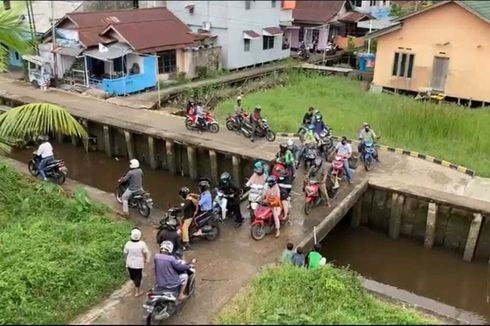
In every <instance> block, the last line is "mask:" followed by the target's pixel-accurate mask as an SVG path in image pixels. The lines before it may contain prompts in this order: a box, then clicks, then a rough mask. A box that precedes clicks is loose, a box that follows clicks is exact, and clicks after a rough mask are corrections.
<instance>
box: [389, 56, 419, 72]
mask: <svg viewBox="0 0 490 326" xmlns="http://www.w3.org/2000/svg"><path fill="white" fill-rule="evenodd" d="M414 60H415V55H413V54H409V53H399V52H395V60H394V62H393V70H392V72H391V74H392V75H393V76H397V77H406V78H412V73H413V64H414Z"/></svg>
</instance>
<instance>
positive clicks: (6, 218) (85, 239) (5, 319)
mask: <svg viewBox="0 0 490 326" xmlns="http://www.w3.org/2000/svg"><path fill="white" fill-rule="evenodd" d="M0 184H2V191H1V192H0V202H1V205H0V244H1V245H0V302H1V309H0V324H26V323H31V324H32V323H38V324H60V323H67V322H69V321H70V320H71V319H73V318H74V317H75V316H77V315H78V314H80V313H82V312H83V311H84V310H85V309H87V308H88V307H89V306H91V305H94V304H96V303H98V302H99V301H100V300H101V299H102V298H104V297H105V296H107V295H108V294H109V293H111V292H112V291H113V290H114V289H116V288H118V287H120V286H121V285H122V283H123V282H124V280H125V277H126V275H125V272H124V265H123V260H122V253H121V252H122V251H121V250H122V246H123V245H124V242H125V240H126V239H127V236H128V233H129V230H130V224H129V223H128V222H122V221H116V220H115V219H111V218H110V217H108V216H107V215H108V210H107V208H106V207H105V206H102V205H100V204H95V203H93V202H91V201H90V200H89V198H88V197H87V195H86V193H85V192H84V191H83V190H81V189H79V190H77V191H76V193H75V196H74V197H67V196H66V195H65V194H63V192H62V190H61V189H60V188H59V187H57V186H55V185H52V184H49V183H34V182H30V181H29V180H28V179H26V178H25V177H24V176H22V175H20V174H19V173H17V172H15V171H13V170H12V169H11V168H9V167H7V166H6V165H4V164H3V163H1V162H0Z"/></svg>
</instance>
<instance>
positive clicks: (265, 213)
mask: <svg viewBox="0 0 490 326" xmlns="http://www.w3.org/2000/svg"><path fill="white" fill-rule="evenodd" d="M272 209H273V208H272V207H270V206H265V205H259V206H257V208H256V209H255V219H254V221H253V223H252V228H251V229H250V234H251V235H252V238H253V239H254V240H257V241H258V240H262V239H263V238H264V237H265V236H266V235H267V234H269V233H271V232H272V230H274V217H273V215H272ZM287 220H288V217H287V216H284V210H281V215H279V221H280V222H281V225H283V224H284V223H286V222H287Z"/></svg>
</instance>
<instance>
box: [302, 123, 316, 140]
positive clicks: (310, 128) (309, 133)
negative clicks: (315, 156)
mask: <svg viewBox="0 0 490 326" xmlns="http://www.w3.org/2000/svg"><path fill="white" fill-rule="evenodd" d="M317 142H318V139H317V137H316V135H315V126H314V125H309V126H308V131H307V132H306V134H305V138H304V144H305V145H307V144H314V145H316V144H317Z"/></svg>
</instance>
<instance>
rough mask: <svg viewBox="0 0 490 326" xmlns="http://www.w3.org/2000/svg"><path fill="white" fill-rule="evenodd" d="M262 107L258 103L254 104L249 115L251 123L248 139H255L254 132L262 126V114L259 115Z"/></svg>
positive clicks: (252, 140)
mask: <svg viewBox="0 0 490 326" xmlns="http://www.w3.org/2000/svg"><path fill="white" fill-rule="evenodd" d="M261 111H262V107H261V106H260V105H256V106H255V109H254V112H253V113H252V114H251V115H250V123H251V124H252V134H251V136H250V141H251V142H254V141H255V134H256V133H257V130H258V128H261V127H262V124H261V121H262V115H261Z"/></svg>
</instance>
